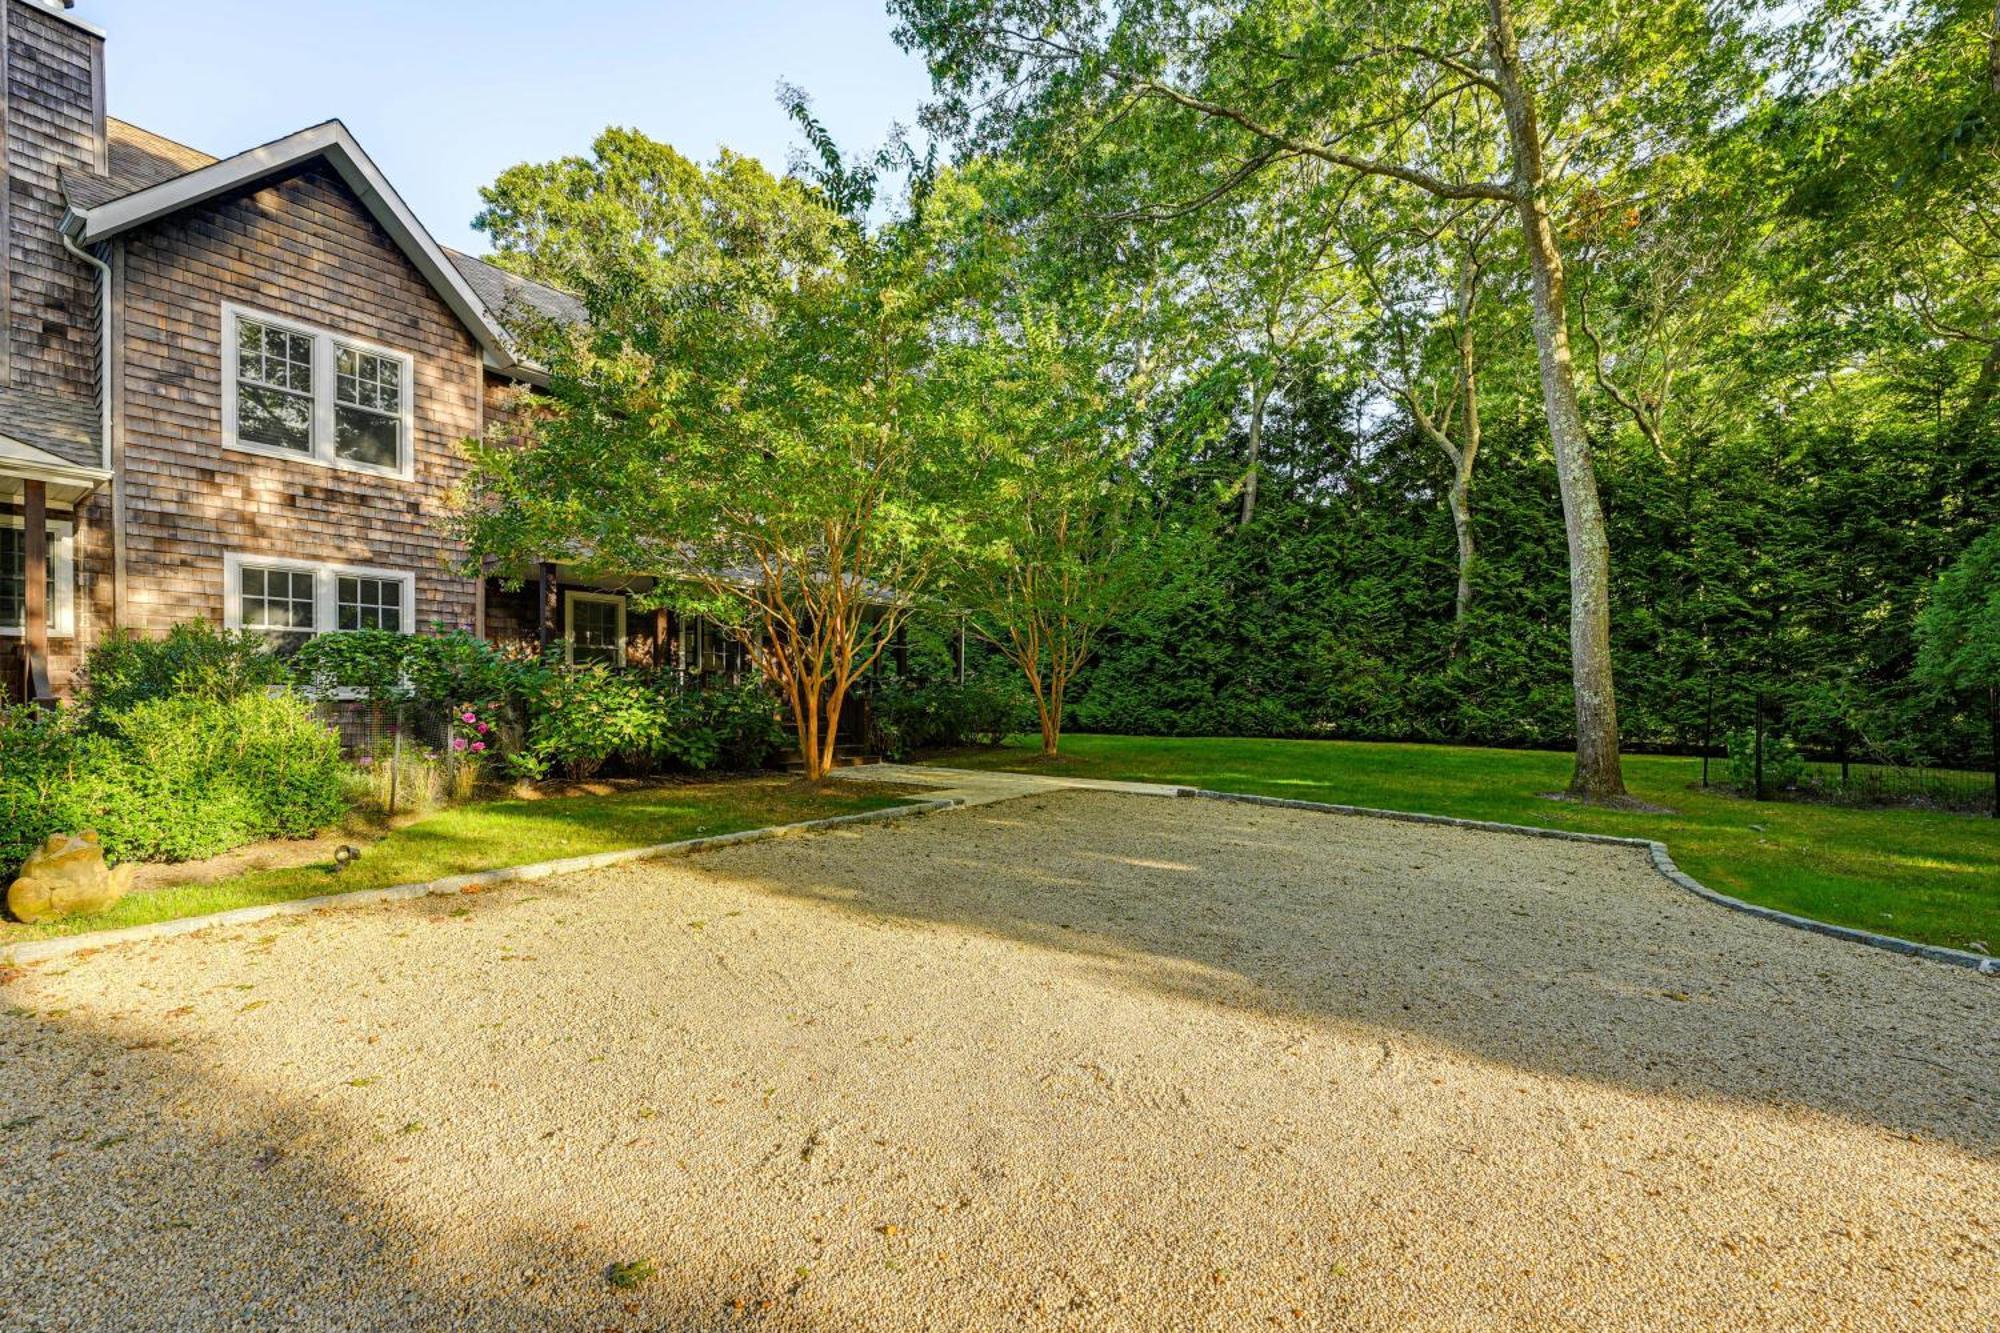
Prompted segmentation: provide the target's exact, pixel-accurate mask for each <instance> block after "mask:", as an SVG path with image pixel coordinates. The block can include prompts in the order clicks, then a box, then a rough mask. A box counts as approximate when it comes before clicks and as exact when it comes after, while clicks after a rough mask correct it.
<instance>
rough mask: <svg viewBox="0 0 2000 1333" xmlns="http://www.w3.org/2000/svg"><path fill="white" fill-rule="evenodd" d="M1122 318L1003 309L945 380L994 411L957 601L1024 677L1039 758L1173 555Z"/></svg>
mask: <svg viewBox="0 0 2000 1333" xmlns="http://www.w3.org/2000/svg"><path fill="white" fill-rule="evenodd" d="M1125 313H1130V312H1126V311H1121V310H1120V309H1119V308H1118V307H1117V306H1116V305H1112V306H1109V307H1106V306H1102V305H1096V306H1093V304H1092V303H1091V302H1089V301H1088V300H1087V299H1085V294H1082V293H1077V292H1072V299H1071V300H1070V301H1068V302H1066V303H1065V305H1064V307H1063V309H1062V310H1061V311H1055V310H1044V309H1039V308H1037V307H1035V306H1033V305H1031V304H1028V303H1026V302H1018V301H1017V302H1016V303H1014V304H1011V305H1005V306H1001V307H999V308H997V309H995V310H993V311H991V312H989V313H988V314H987V315H986V316H985V317H984V318H983V319H982V320H981V321H980V326H979V329H978V331H977V333H976V335H975V336H974V337H972V338H970V339H968V340H966V341H965V342H964V343H963V344H962V345H960V346H959V347H958V348H956V349H955V352H954V353H953V354H952V355H951V356H949V357H948V358H947V360H946V368H945V370H944V372H943V373H944V374H945V375H946V376H948V377H950V376H954V375H955V376H957V377H958V378H959V379H960V381H961V382H962V383H963V384H964V385H965V386H966V388H965V397H966V398H967V399H973V398H976V399H977V400H978V401H979V402H980V404H981V417H982V422H983V425H984V428H985V434H984V435H983V437H982V443H981V447H980V448H979V450H978V452H979V454H980V457H981V459H982V465H981V470H980V473H979V487H978V489H979V494H980V500H979V503H978V504H977V505H976V506H974V507H973V509H972V510H971V512H970V513H969V514H968V519H967V540H966V544H965V558H964V559H963V561H962V562H961V564H960V566H959V569H958V572H957V577H956V578H955V579H954V580H953V581H952V582H951V584H950V585H949V588H950V595H951V596H952V597H953V599H954V600H955V602H956V604H957V606H958V608H959V609H960V610H961V611H962V612H964V613H965V614H966V615H967V616H968V623H969V625H970V626H971V627H972V628H973V629H974V630H975V631H976V632H977V633H978V634H979V635H980V636H981V637H982V638H984V639H986V640H987V641H988V642H990V643H991V644H992V645H993V646H994V647H995V648H996V649H997V650H998V651H999V652H1000V654H1001V655H1002V656H1003V657H1004V658H1006V660H1007V661H1008V662H1010V663H1011V664H1012V665H1013V666H1014V668H1015V669H1016V670H1017V671H1018V672H1020V673H1021V675H1022V677H1023V678H1024V679H1025V680H1026V681H1027V684H1028V688H1029V690H1030V692H1031V693H1032V695H1033V696H1034V701H1035V710H1036V714H1037V717H1038V720H1039V722H1040V726H1041V738H1042V753H1043V754H1045V755H1048V756H1050V757H1054V756H1055V755H1056V754H1057V752H1058V749H1059V747H1060V745H1061V740H1062V727H1063V716H1064V709H1065V707H1066V704H1067V700H1068V695H1069V690H1070V686H1071V684H1072V682H1073V681H1075V679H1076V677H1077V674H1078V673H1079V672H1080V671H1082V670H1083V668H1084V666H1085V665H1086V664H1087V663H1088V662H1089V661H1090V658H1091V654H1092V653H1093V652H1094V651H1095V649H1096V648H1097V646H1098V643H1099V641H1100V639H1101V636H1102V635H1103V634H1104V632H1105V631H1106V630H1107V629H1110V628H1111V627H1112V626H1113V625H1114V624H1115V623H1117V622H1118V620H1119V619H1120V618H1121V617H1122V616H1123V615H1124V614H1125V613H1126V612H1127V611H1129V610H1131V609H1132V608H1134V607H1135V606H1137V605H1139V604H1140V603H1141V602H1142V601H1145V600H1146V599H1148V598H1150V597H1153V596H1154V595H1155V594H1156V592H1157V589H1158V587H1159V585H1160V584H1161V582H1162V581H1163V580H1164V579H1166V578H1167V576H1168V574H1169V572H1170V571H1169V566H1170V565H1171V563H1172V552H1173V550H1174V549H1176V543H1175V542H1174V541H1173V540H1172V539H1171V537H1170V535H1169V531H1168V529H1167V528H1166V527H1165V525H1164V524H1163V523H1162V521H1161V513H1160V510H1159V508H1158V507H1157V506H1156V505H1155V504H1154V502H1153V499H1152V497H1153V494H1154V488H1155V487H1156V486H1157V485H1159V484H1160V482H1161V480H1162V479H1161V478H1160V477H1159V476H1158V475H1157V471H1158V468H1159V467H1160V466H1161V465H1162V455H1161V454H1159V453H1158V452H1157V451H1153V450H1149V449H1148V448H1147V447H1146V437H1145V435H1144V433H1143V432H1141V431H1137V430H1134V429H1133V428H1132V426H1131V423H1129V422H1127V421H1125V420H1123V419H1122V405H1123V404H1124V403H1125V402H1126V401H1127V400H1126V398H1125V397H1124V395H1122V394H1120V393H1118V392H1117V391H1116V386H1117V381H1116V368H1117V367H1118V366H1119V365H1120V364H1121V363H1120V360H1119V358H1118V356H1117V355H1116V353H1115V351H1114V350H1113V349H1114V348H1115V347H1116V346H1118V345H1119V344H1120V343H1121V342H1122V341H1123V340H1122V339H1121V338H1120V337H1119V336H1118V333H1117V331H1116V329H1115V325H1116V322H1117V321H1118V319H1119V316H1120V315H1121V314H1125Z"/></svg>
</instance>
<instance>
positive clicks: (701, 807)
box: [0, 778, 908, 944]
mask: <svg viewBox="0 0 2000 1333" xmlns="http://www.w3.org/2000/svg"><path fill="white" fill-rule="evenodd" d="M907 800H908V798H907V797H904V796H897V795H884V794H882V793H880V792H875V793H870V792H868V791H867V790H866V789H860V790H856V791H854V792H852V793H850V792H848V791H844V790H841V791H825V790H814V789H813V788H811V787H808V786H806V785H804V784H802V783H796V782H789V781H786V780H784V779H782V778H745V779H735V780H730V781H722V782H704V783H691V784H687V785H683V786H672V787H653V788H647V789H643V790H639V791H627V792H618V793H615V794H613V795H608V796H566V797H562V798H559V799H550V800H540V801H520V800H506V801H484V802H478V803H475V804H471V805H463V806H458V807H456V808H454V809H450V810H443V811H440V812H438V813H436V814H433V815H429V816H426V817H425V818H423V819H420V820H417V821H415V822H414V823H411V824H407V825H405V826H404V827H402V828H399V829H397V830H396V831H395V832H393V833H390V834H389V835H388V836H387V837H385V838H383V839H382V840H381V841H379V842H377V843H374V844H373V845H371V846H368V847H366V848H364V849H363V852H362V856H361V859H360V860H359V861H357V862H355V863H354V864H353V865H351V866H349V867H348V868H347V869H346V870H343V871H340V872H338V873H335V871H334V869H333V862H332V861H331V860H326V861H320V862H317V863H315V864H312V865H305V866H296V867H293V868H290V869H285V870H259V871H252V872H249V873H246V874H242V875H237V876H235V877H233V878H229V879H220V880H216V881H214V882H212V883H206V884H193V883H190V884H181V885H176V886H172V887H168V888H160V889H153V890H149V891H146V892H143V893H135V894H132V895H131V896H130V897H128V898H126V899H125V900H124V901H123V902H121V903H119V904H118V905H117V906H115V907H113V908H112V909H111V910H110V911H108V912H103V913H100V914H98V915H96V916H87V917H72V918H70V919H69V920H66V921H55V922H48V923H45V924H43V925H38V926H27V925H21V924H19V923H17V922H11V921H9V922H0V944H14V943H18V942H20V941H23V940H35V939H46V938H49V937H51V936H56V935H75V934H80V933H82V932H85V931H94V930H117V929H119V928H121V927H125V926H140V925H147V924H150V923H152V922H155V921H173V920H177V919H179V918H181V917H189V916H205V915H207V914H208V913H211V912H226V911H229V910H231V909H233V908H238V907H254V906H257V905H259V904H262V903H278V902H286V901H289V900H291V899H294V898H310V897H313V896H314V895H316V894H322V893H342V892H353V891H357V890H361V889H382V888H389V887H391V886H392V885H397V884H414V883H419V882H422V881H424V880H432V879H442V878H444V877H445V876H447V875H461V874H466V873H469V872H471V871H475V870H493V869H497V868H499V867H501V866H512V865H524V864H527V863H530V862H535V861H554V860H559V859H561V858H564V857H570V856H587V855H590V854H591V853H594V852H608V851H616V850H618V849H620V848H625V847H644V846H648V845H651V844H653V843H662V842H677V841H679V840H681V839H683V838H698V837H705V836H709V835H713V834H720V833H734V832H737V831H739V830H741V829H752V828H764V827H766V826H768V825H772V824H791V823H797V822H798V821H800V820H806V819H822V818H825V817H827V816H829V815H845V814H854V813H857V812H859V811H863V810H879V809H882V808H884V807H886V806H892V805H900V804H904V803H905V802H906V801H907Z"/></svg>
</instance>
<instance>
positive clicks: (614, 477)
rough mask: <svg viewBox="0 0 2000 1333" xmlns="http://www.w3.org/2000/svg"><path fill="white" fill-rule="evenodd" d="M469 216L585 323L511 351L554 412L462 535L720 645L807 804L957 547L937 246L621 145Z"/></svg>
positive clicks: (474, 481) (616, 142) (477, 460)
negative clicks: (861, 693) (941, 369)
mask: <svg viewBox="0 0 2000 1333" xmlns="http://www.w3.org/2000/svg"><path fill="white" fill-rule="evenodd" d="M486 200H487V207H486V210H485V211H484V212H483V213H482V214H481V215H480V218H479V225H480V226H481V227H482V228H483V229H484V230H485V231H486V232H487V233H488V235H490V236H491V237H492V238H493V239H494V241H495V243H496V245H497V246H498V248H499V251H500V254H501V256H502V257H503V258H504V259H505V260H506V261H507V262H508V263H510V264H511V265H513V266H515V267H517V268H520V269H523V270H525V271H527V272H530V273H532V274H534V275H535V276H537V277H540V278H543V279H545V280H548V281H553V282H556V283H559V284H561V285H563V286H565V287H568V288H569V289H571V290H573V291H575V292H576V293H577V294H578V295H579V296H580V297H581V298H582V299H583V302H584V305H585V306H586V307H587V309H588V311H589V323H588V327H587V329H584V330H582V331H576V330H563V329H557V328H553V327H543V328H540V329H531V330H525V331H524V336H528V337H531V338H533V340H534V351H535V352H536V354H537V355H538V357H539V358H540V360H541V361H542V363H543V364H544V365H546V366H547V367H548V371H549V389H548V393H547V395H546V396H545V398H544V399H543V400H542V403H541V410H539V411H537V412H536V413H534V414H533V415H532V416H531V417H530V418H529V420H528V423H527V430H526V434H527V439H526V441H525V443H524V444H519V445H516V444H511V443H504V442H503V443H492V444H487V445H482V446H479V447H477V448H475V450H474V451H473V469H472V473H471V476H470V478H469V480H468V483H467V488H466V491H465V495H464V499H463V503H462V506H461V508H460V511H459V517H458V526H459V529H460V531H461V533H462V535H463V536H464V537H465V538H466V540H467V541H468V542H469V543H470V545H471V548H472V550H473V551H474V552H475V553H477V554H480V555H490V556H502V557H508V558H513V559H524V558H536V559H549V558H552V557H560V558H561V559H563V560H566V561H568V562H570V563H572V564H574V565H577V566H580V567H582V568H583V569H584V570H586V571H587V572H590V571H595V572H602V573H616V574H622V575H645V576H652V577H655V578H657V579H658V580H660V590H659V591H658V592H657V593H656V595H657V596H659V597H661V598H662V599H668V600H672V601H674V602H675V603H676V604H677V605H679V606H680V607H682V609H683V610H685V611H689V612H698V613H700V614H705V615H708V616H710V617H713V618H715V619H717V620H719V621H720V622H722V623H723V624H725V625H727V626H728V627H729V628H730V629H731V631H732V632H733V633H734V634H735V635H736V636H737V637H738V638H739V640H740V641H741V642H742V643H743V645H744V647H745V648H746V649H747V651H748V652H749V654H750V657H751V659H752V661H753V662H754V663H755V664H756V665H757V666H758V668H759V669H760V670H761V671H762V672H763V673H764V675H765V676H766V677H767V678H768V679H769V680H770V681H771V682H772V684H773V685H774V686H775V688H776V689H777V690H778V691H779V693H780V694H781V695H782V696H783V698H784V700H785V702H786V704H787V705H788V707H789V709H790V712H791V716H792V723H793V729H794V732H795V734H796V736H797V743H798V748H799V751H800V753H801V755H802V756H803V757H804V760H805V769H806V776H807V777H808V778H809V779H811V780H815V781H817V780H818V779H820V778H821V777H823V776H824V775H825V773H826V772H827V770H828V769H829V768H830V767H831V765H832V762H833V757H834V745H835V736H836V733H837V730H838V727H839V720H840V715H841V712H842V709H843V708H844V707H845V705H846V702H847V700H848V697H849V695H850V693H851V692H852V691H853V689H854V687H855V685H856V683H857V682H858V681H860V680H861V679H862V677H863V676H864V675H866V674H867V672H868V671H869V670H870V669H871V668H872V667H873V666H874V664H875V663H876V661H877V660H879V658H880V657H881V655H882V653H883V651H884V649H885V648H886V647H887V646H888V645H889V643H890V642H891V641H892V640H893V638H894V637H895V633H896V630H897V628H898V627H899V625H900V624H901V623H902V621H903V620H904V618H905V617H906V616H907V614H908V613H909V610H910V608H911V607H912V606H913V605H915V604H916V602H917V601H918V600H919V599H921V598H922V597H923V596H924V595H925V593H926V592H927V591H928V590H929V588H930V586H931V585H932V583H933V582H934V580H935V579H936V578H937V576H938V574H939V571H940V569H941V568H942V567H943V565H944V562H945V559H946V556H947V553H948V551H949V550H950V548H951V547H952V545H953V543H954V542H955V541H956V540H957V537H958V535H959V533H958V527H957V521H958V520H957V515H958V513H959V509H958V507H957V506H958V504H959V501H960V498H961V493H960V490H959V485H960V480H961V475H962V474H961V473H960V472H958V471H957V470H955V469H956V466H957V463H958V461H959V459H960V458H961V457H962V455H961V452H960V445H961V443H962V440H963V434H962V427H963V424H964V418H963V415H962V413H961V405H959V404H955V403H953V402H951V401H949V400H947V399H945V398H943V397H941V396H940V394H939V391H938V390H939V383H938V381H937V380H936V379H935V378H934V377H933V376H931V375H930V374H929V373H928V371H929V369H930V366H931V363H932V360H933V357H934V349H935V342H936V338H935V335H936V327H937V324H938V322H939V320H940V319H941V318H942V315H943V313H944V312H945V311H946V310H947V309H948V308H949V307H950V305H951V302H952V297H951V293H950V291H949V290H948V285H947V284H946V283H943V282H940V281H939V280H938V277H937V272H938V270H937V269H936V268H935V267H934V266H933V265H932V264H931V263H930V253H929V245H930V242H931V236H930V233H929V232H927V231H926V228H925V226H924V225H923V224H922V223H921V222H920V221H918V220H915V219H909V220H905V221H902V222H898V223H894V224H891V225H889V226H886V227H884V228H882V229H880V230H878V231H870V230H869V229H868V228H866V227H865V226H863V225H862V224H861V223H860V222H859V221H858V220H857V219H856V218H854V217H853V216H850V215H849V214H847V213H844V212H843V211H842V209H841V208H840V207H836V206H835V203H834V201H833V199H832V198H831V197H830V196H829V194H828V193H827V192H826V191H824V190H822V189H820V188H818V187H816V186H814V185H811V184H808V183H806V182H803V181H800V180H797V179H791V178H779V177H775V176H773V175H771V174H770V173H769V172H767V171H765V170H764V169H763V168H762V167H761V166H759V165H758V164H757V163H756V162H754V161H752V160H750V159H747V158H743V157H740V156H737V155H734V154H731V153H728V152H725V153H724V154H723V155H722V156H721V157H720V158H719V159H718V160H717V161H716V162H715V164H714V165H713V166H710V167H707V168H703V167H700V166H697V165H696V164H694V163H692V162H690V161H688V160H687V159H685V158H683V157H681V156H680V155H679V154H678V153H676V152H674V150H673V149H671V148H670V147H668V146H666V145H664V144H660V143H656V142H654V141H652V140H649V139H647V138H645V137H644V136H642V135H639V134H636V133H632V132H629V131H620V130H612V131H607V132H606V133H605V134H604V135H603V136H602V137H600V138H599V139H598V140H597V142H596V144H595V145H594V147H593V152H592V155H591V156H590V157H588V158H566V159H563V160H561V161H558V162H553V163H547V164H542V165H538V166H521V167H515V168H513V169H511V170H509V171H508V172H506V173H505V174H504V175H502V176H501V178H500V179H499V181H498V182H497V183H496V184H495V185H494V186H493V187H492V188H491V189H490V190H488V191H486ZM841 202H842V203H843V204H845V203H851V202H852V199H851V198H850V199H847V200H842V201H841ZM862 206H863V207H865V201H864V202H863V204H862Z"/></svg>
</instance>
